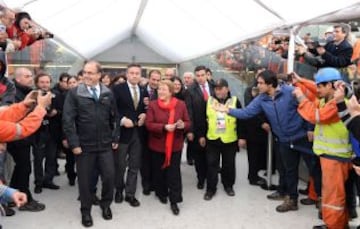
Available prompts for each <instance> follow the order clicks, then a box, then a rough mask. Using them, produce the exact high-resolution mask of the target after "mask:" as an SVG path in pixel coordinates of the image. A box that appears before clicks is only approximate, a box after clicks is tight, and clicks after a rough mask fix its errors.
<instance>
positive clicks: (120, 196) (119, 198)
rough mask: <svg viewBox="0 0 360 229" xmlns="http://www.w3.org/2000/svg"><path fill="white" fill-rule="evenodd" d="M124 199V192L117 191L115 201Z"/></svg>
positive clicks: (119, 201)
mask: <svg viewBox="0 0 360 229" xmlns="http://www.w3.org/2000/svg"><path fill="white" fill-rule="evenodd" d="M123 200H124V196H123V194H122V192H120V191H116V193H115V203H117V204H119V203H122V202H123Z"/></svg>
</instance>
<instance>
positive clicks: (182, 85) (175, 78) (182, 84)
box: [171, 76, 184, 88]
mask: <svg viewBox="0 0 360 229" xmlns="http://www.w3.org/2000/svg"><path fill="white" fill-rule="evenodd" d="M175 80H177V81H179V82H180V83H181V88H183V87H184V83H183V81H182V79H181V78H180V77H179V76H174V77H173V78H172V79H171V81H172V82H175Z"/></svg>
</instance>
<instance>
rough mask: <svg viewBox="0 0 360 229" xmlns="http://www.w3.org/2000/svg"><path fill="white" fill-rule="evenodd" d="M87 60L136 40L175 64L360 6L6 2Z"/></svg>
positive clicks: (209, 0) (169, 0)
mask: <svg viewBox="0 0 360 229" xmlns="http://www.w3.org/2000/svg"><path fill="white" fill-rule="evenodd" d="M3 4H4V5H5V6H7V7H9V8H11V9H15V10H22V11H27V12H29V13H30V15H31V16H32V18H33V20H34V21H36V22H37V23H38V24H40V25H41V26H43V27H44V28H46V29H47V30H49V31H50V32H52V33H54V34H55V36H56V37H57V39H58V40H59V41H61V42H63V43H65V44H66V45H67V46H69V47H70V48H71V49H73V50H74V51H76V52H77V53H78V54H80V55H81V56H82V57H84V58H92V57H95V56H99V55H101V53H102V52H104V51H106V50H109V49H110V48H112V47H114V46H115V45H116V44H118V43H120V42H121V41H124V40H126V39H129V38H131V37H133V36H136V37H138V38H139V40H140V41H141V42H142V43H144V44H145V45H147V46H148V47H150V48H151V49H153V50H154V51H155V52H157V53H159V54H160V55H162V56H164V57H165V58H166V59H168V60H170V61H173V62H174V63H179V62H183V61H185V60H189V59H192V58H196V57H199V56H202V55H205V54H208V53H211V52H214V51H216V50H219V49H222V48H225V47H227V46H230V45H232V44H235V43H237V42H240V41H242V40H245V39H249V38H252V37H256V36H259V35H261V34H264V33H266V32H269V31H271V30H273V29H276V28H279V27H282V26H287V25H293V24H301V23H304V22H307V21H309V20H312V19H316V18H321V16H323V15H330V16H331V13H333V12H337V11H338V10H340V9H343V8H346V7H350V6H354V5H356V6H357V5H359V4H360V2H359V1H355V0H342V1H332V2H329V1H326V0H319V1H313V0H302V1H297V2H289V1H283V0H241V1H239V0H101V1H97V0H96V1H95V0H61V1H59V0H3Z"/></svg>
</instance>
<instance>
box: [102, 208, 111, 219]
mask: <svg viewBox="0 0 360 229" xmlns="http://www.w3.org/2000/svg"><path fill="white" fill-rule="evenodd" d="M102 217H103V218H104V219H105V220H110V219H112V213H111V209H110V207H106V208H103V209H102Z"/></svg>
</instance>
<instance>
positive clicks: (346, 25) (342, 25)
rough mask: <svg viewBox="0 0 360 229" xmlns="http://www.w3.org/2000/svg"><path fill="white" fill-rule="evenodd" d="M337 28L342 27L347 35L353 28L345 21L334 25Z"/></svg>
mask: <svg viewBox="0 0 360 229" xmlns="http://www.w3.org/2000/svg"><path fill="white" fill-rule="evenodd" d="M336 28H341V31H342V32H343V33H345V34H346V37H347V36H348V35H349V33H350V30H351V27H350V25H349V24H345V23H339V24H336V25H334V29H336Z"/></svg>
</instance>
